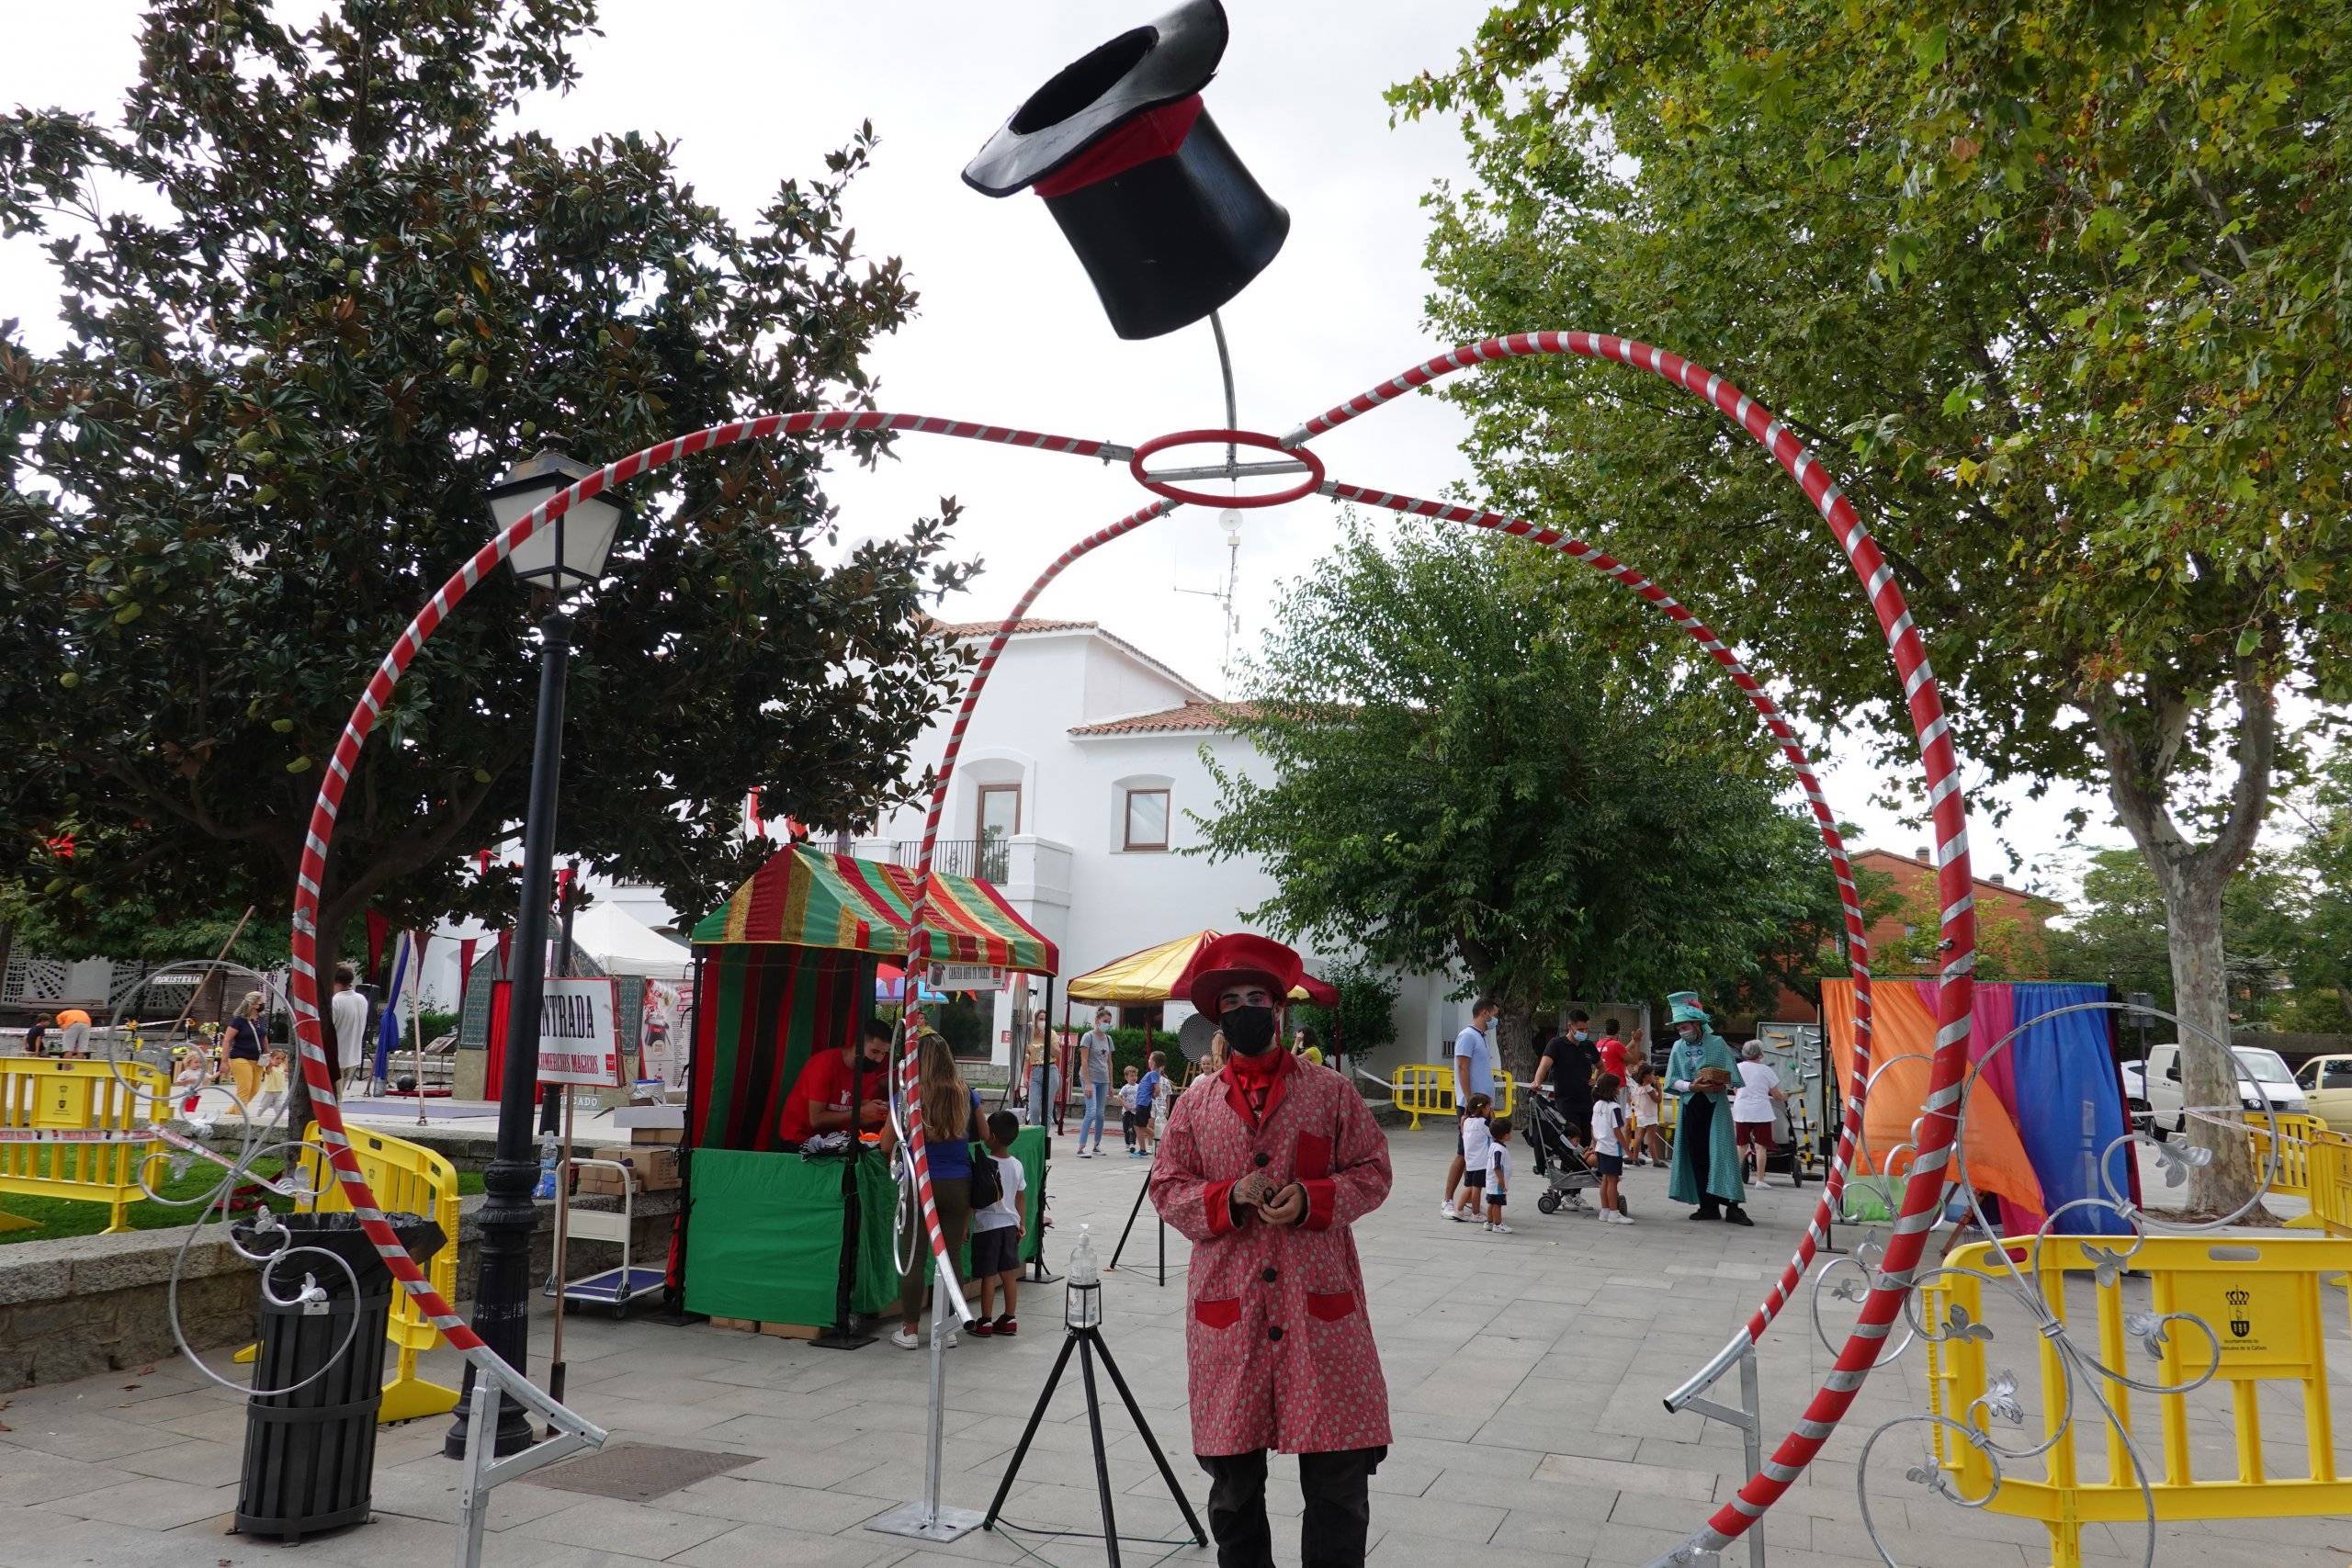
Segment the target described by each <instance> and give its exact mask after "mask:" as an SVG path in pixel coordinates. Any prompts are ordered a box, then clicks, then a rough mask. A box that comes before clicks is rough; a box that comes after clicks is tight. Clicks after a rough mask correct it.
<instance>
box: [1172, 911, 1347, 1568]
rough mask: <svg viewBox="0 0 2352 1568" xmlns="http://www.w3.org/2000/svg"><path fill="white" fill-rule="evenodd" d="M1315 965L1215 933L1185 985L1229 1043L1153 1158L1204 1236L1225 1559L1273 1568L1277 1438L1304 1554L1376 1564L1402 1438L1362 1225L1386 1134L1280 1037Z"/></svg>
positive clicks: (1206, 1385)
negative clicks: (1387, 1490) (1370, 1539)
mask: <svg viewBox="0 0 2352 1568" xmlns="http://www.w3.org/2000/svg"><path fill="white" fill-rule="evenodd" d="M1300 973H1301V965H1300V963H1299V958H1298V954H1296V953H1293V952H1292V951H1291V950H1290V949H1289V948H1287V947H1284V946H1283V945H1282V944H1281V943H1280V942H1271V941H1268V940H1267V939H1266V938H1264V937H1261V936H1253V935H1250V934H1248V933H1246V932H1244V933H1238V934H1235V935H1232V936H1224V937H1219V938H1217V939H1216V941H1215V942H1210V943H1208V944H1207V945H1205V946H1204V947H1203V948H1202V949H1201V951H1200V953H1198V954H1197V955H1196V956H1195V957H1194V959H1193V964H1192V967H1191V968H1190V969H1189V970H1188V971H1187V972H1186V974H1185V976H1184V978H1183V979H1182V980H1181V981H1179V982H1178V984H1177V987H1176V988H1177V991H1178V992H1179V994H1182V995H1189V996H1190V997H1191V998H1192V1002H1193V1007H1195V1008H1197V1009H1198V1010H1200V1011H1202V1012H1204V1013H1205V1014H1207V1015H1208V1016H1210V1017H1211V1018H1213V1019H1215V1020H1216V1022H1217V1026H1218V1028H1219V1029H1220V1030H1221V1031H1222V1032H1224V1035H1225V1038H1226V1042H1227V1047H1228V1054H1227V1059H1226V1065H1225V1066H1224V1067H1223V1068H1222V1069H1220V1070H1218V1071H1216V1072H1214V1073H1209V1074H1206V1075H1204V1077H1201V1078H1199V1079H1197V1080H1195V1081H1194V1083H1193V1087H1192V1088H1191V1089H1187V1090H1186V1091H1185V1092H1184V1094H1183V1097H1182V1099H1180V1100H1177V1102H1176V1106H1175V1109H1174V1111H1172V1112H1171V1113H1170V1116H1169V1119H1168V1131H1167V1134H1166V1135H1165V1136H1164V1138H1163V1139H1162V1141H1161V1143H1160V1145H1159V1156H1158V1158H1157V1160H1156V1161H1155V1162H1154V1164H1153V1167H1152V1172H1151V1198H1152V1202H1153V1203H1154V1204H1155V1205H1156V1206H1157V1207H1158V1209H1159V1213H1160V1216H1161V1217H1162V1218H1163V1219H1165V1220H1166V1221H1167V1222H1168V1223H1169V1224H1171V1225H1174V1226H1175V1227H1176V1228H1177V1229H1178V1230H1179V1231H1181V1232H1182V1233H1183V1234H1184V1235H1186V1236H1188V1237H1190V1238H1191V1240H1192V1242H1193V1262H1192V1268H1191V1270H1190V1279H1189V1280H1188V1282H1187V1287H1186V1292H1185V1293H1186V1296H1187V1306H1188V1308H1189V1311H1188V1314H1187V1319H1188V1320H1187V1322H1186V1325H1185V1359H1186V1362H1187V1365H1188V1371H1189V1373H1190V1380H1191V1388H1190V1392H1191V1402H1190V1403H1191V1412H1192V1422H1193V1453H1194V1455H1195V1456H1196V1457H1197V1458H1198V1459H1199V1461H1200V1464H1201V1468H1202V1469H1203V1470H1204V1471H1206V1472H1208V1474H1209V1477H1210V1485H1209V1529H1210V1530H1211V1532H1212V1533H1213V1534H1214V1535H1215V1536H1216V1547H1217V1562H1218V1564H1219V1568H1272V1562H1273V1536H1272V1529H1271V1527H1270V1526H1269V1524H1268V1522H1267V1518H1266V1450H1269V1449H1279V1450H1281V1451H1283V1452H1284V1453H1295V1454H1296V1455H1298V1456H1299V1461H1298V1472H1299V1477H1298V1478H1299V1491H1300V1493H1301V1494H1302V1495H1303V1497H1304V1500H1305V1503H1306V1511H1305V1516H1304V1517H1303V1519H1302V1521H1301V1531H1300V1541H1301V1551H1302V1554H1303V1564H1304V1568H1361V1564H1362V1563H1363V1560H1364V1544H1365V1540H1366V1535H1367V1531H1368V1528H1369V1524H1370V1520H1371V1493H1370V1482H1371V1478H1372V1472H1374V1470H1376V1469H1378V1468H1379V1465H1380V1461H1382V1459H1384V1458H1385V1457H1386V1455H1387V1452H1388V1441H1389V1427H1388V1389H1387V1383H1386V1382H1385V1379H1384V1378H1383V1377H1382V1375H1381V1370H1380V1353H1379V1350H1378V1348H1376V1347H1375V1346H1374V1344H1373V1337H1372V1324H1371V1320H1370V1318H1369V1317H1368V1316H1367V1315H1366V1314H1365V1306H1364V1290H1363V1269H1362V1268H1361V1267H1360V1266H1359V1264H1358V1262H1357V1259H1356V1248H1355V1238H1354V1236H1353V1235H1352V1234H1351V1230H1350V1226H1351V1224H1353V1222H1354V1221H1355V1219H1356V1218H1357V1217H1358V1216H1359V1215H1362V1214H1365V1213H1370V1212H1371V1211H1372V1210H1374V1209H1375V1208H1378V1207H1379V1206H1380V1204H1381V1202H1382V1201H1384V1200H1385V1198H1386V1197H1387V1196H1388V1187H1389V1181H1390V1172H1389V1165H1388V1143H1387V1139H1386V1138H1385V1136H1384V1135H1383V1134H1382V1133H1381V1131H1380V1128H1379V1126H1378V1125H1377V1124H1376V1123H1375V1122H1374V1121H1373V1119H1372V1112H1371V1111H1370V1110H1369V1109H1368V1108H1366V1106H1365V1105H1364V1102H1363V1097H1362V1096H1360V1095H1359V1094H1357V1092H1356V1091H1355V1089H1354V1087H1353V1086H1352V1085H1351V1084H1350V1083H1349V1082H1348V1081H1347V1080H1346V1079H1345V1078H1342V1077H1340V1076H1339V1075H1338V1074H1337V1073H1329V1072H1311V1071H1308V1070H1307V1069H1306V1068H1305V1067H1304V1066H1301V1065H1300V1064H1299V1062H1298V1060H1297V1058H1296V1057H1295V1056H1293V1055H1291V1054H1290V1053H1289V1052H1288V1051H1284V1050H1282V1049H1280V1048H1279V1043H1280V1040H1281V1038H1282V1018H1281V1014H1280V1011H1279V1010H1280V1008H1281V1006H1282V1004H1283V1000H1284V999H1285V998H1288V996H1289V995H1290V993H1291V989H1292V987H1295V985H1297V983H1298V979H1299V976H1300Z"/></svg>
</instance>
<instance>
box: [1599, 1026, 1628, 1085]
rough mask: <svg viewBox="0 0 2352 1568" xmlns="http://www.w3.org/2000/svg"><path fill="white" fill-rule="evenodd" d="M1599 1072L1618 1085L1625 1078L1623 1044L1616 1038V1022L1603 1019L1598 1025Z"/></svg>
mask: <svg viewBox="0 0 2352 1568" xmlns="http://www.w3.org/2000/svg"><path fill="white" fill-rule="evenodd" d="M1600 1070H1601V1071H1602V1072H1604V1073H1607V1074H1609V1075H1611V1077H1614V1078H1615V1079H1616V1080H1617V1081H1618V1082H1619V1083H1621V1084H1622V1083H1623V1082H1625V1081H1626V1077H1625V1043H1624V1042H1623V1040H1620V1039H1618V1038H1617V1021H1616V1020H1615V1019H1613V1018H1610V1019H1603V1020H1602V1021H1601V1023H1600Z"/></svg>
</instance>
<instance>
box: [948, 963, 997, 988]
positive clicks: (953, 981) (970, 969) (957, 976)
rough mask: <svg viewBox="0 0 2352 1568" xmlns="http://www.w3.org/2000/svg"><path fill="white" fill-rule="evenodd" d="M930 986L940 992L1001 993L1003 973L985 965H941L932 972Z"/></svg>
mask: <svg viewBox="0 0 2352 1568" xmlns="http://www.w3.org/2000/svg"><path fill="white" fill-rule="evenodd" d="M931 984H932V986H933V987H935V988H936V989H939V990H942V991H1001V990H1002V989H1004V971H1003V970H1001V969H995V968H991V967H989V965H988V964H940V965H939V966H938V967H937V968H935V969H933V971H932V979H931Z"/></svg>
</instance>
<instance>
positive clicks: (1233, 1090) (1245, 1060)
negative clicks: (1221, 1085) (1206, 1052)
mask: <svg viewBox="0 0 2352 1568" xmlns="http://www.w3.org/2000/svg"><path fill="white" fill-rule="evenodd" d="M1297 1066H1298V1065H1297V1064H1296V1063H1295V1062H1294V1061H1292V1060H1291V1055H1290V1053H1289V1052H1287V1051H1285V1050H1283V1048H1282V1047H1281V1045H1280V1044H1279V1043H1276V1044H1274V1045H1270V1046H1268V1047H1267V1048H1266V1049H1265V1050H1263V1051H1261V1052H1260V1053H1258V1055H1254V1056H1245V1055H1242V1054H1241V1053H1240V1052H1238V1051H1227V1053H1226V1057H1225V1079H1226V1082H1225V1098H1226V1101H1227V1103H1228V1104H1230V1105H1231V1106H1232V1107H1233V1109H1234V1110H1235V1111H1237V1112H1238V1113H1239V1114H1240V1116H1241V1119H1242V1120H1243V1121H1245V1122H1249V1123H1250V1127H1251V1128H1252V1129H1255V1128H1259V1127H1262V1126H1264V1125H1265V1124H1266V1123H1267V1122H1270V1121H1272V1119H1273V1114H1274V1108H1275V1107H1276V1106H1278V1105H1280V1104H1281V1103H1282V1102H1283V1088H1284V1087H1285V1084H1286V1082H1287V1080H1288V1079H1289V1077H1290V1075H1291V1074H1292V1073H1293V1072H1295V1071H1296V1070H1297Z"/></svg>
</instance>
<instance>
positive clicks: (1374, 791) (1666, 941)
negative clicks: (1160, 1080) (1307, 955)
mask: <svg viewBox="0 0 2352 1568" xmlns="http://www.w3.org/2000/svg"><path fill="white" fill-rule="evenodd" d="M1394 539H1395V542H1394V545H1393V547H1391V548H1390V549H1387V550H1384V549H1382V548H1381V547H1379V546H1378V545H1377V544H1376V543H1375V542H1374V539H1373V538H1372V536H1370V535H1369V534H1366V533H1361V532H1360V533H1358V534H1356V535H1354V536H1352V537H1351V538H1350V539H1349V540H1348V541H1347V542H1346V543H1345V544H1344V545H1343V546H1342V547H1341V548H1340V551H1339V553H1338V555H1337V557H1336V558H1334V559H1332V560H1331V561H1330V562H1329V563H1328V565H1327V566H1326V568H1325V569H1324V570H1323V571H1321V572H1320V573H1319V574H1318V575H1317V578H1315V579H1314V580H1313V581H1308V582H1304V583H1300V584H1298V585H1295V586H1294V587H1292V588H1291V589H1289V590H1288V591H1287V592H1284V593H1283V596H1282V599H1281V601H1280V604H1279V607H1278V609H1277V611H1276V614H1275V618H1274V624H1273V627H1272V631H1271V632H1270V633H1269V635H1268V637H1267V641H1266V644H1265V649H1264V651H1263V653H1262V655H1261V660H1259V661H1257V662H1255V663H1253V664H1252V665H1251V666H1250V669H1249V671H1248V679H1247V684H1248V687H1249V690H1250V695H1251V698H1252V699H1253V700H1252V701H1250V703H1247V704H1245V705H1241V707H1240V708H1239V710H1238V715H1237V720H1236V728H1237V729H1238V732H1239V733H1240V734H1241V735H1243V736H1244V737H1246V738H1247V739H1249V740H1250V742H1251V743H1252V744H1253V745H1254V746H1255V748H1256V750H1257V753H1258V757H1259V758H1260V759H1261V760H1262V761H1263V763H1264V765H1265V766H1264V770H1263V774H1264V776H1261V773H1260V772H1259V771H1258V770H1256V769H1254V768H1248V767H1243V766H1231V767H1218V766H1216V764H1215V763H1214V762H1212V764H1211V768H1212V772H1213V773H1214V774H1215V776H1216V782H1217V790H1218V801H1217V805H1218V813H1219V814H1218V816H1217V818H1216V820H1215V821H1213V822H1209V823H1206V824H1204V829H1205V830H1204V846H1205V849H1206V852H1208V853H1209V854H1211V855H1212V856H1214V857H1216V858H1230V857H1234V856H1242V855H1248V856H1252V857H1255V858H1256V859H1258V860H1259V861H1261V863H1263V864H1264V865H1265V867H1266V869H1267V870H1268V872H1269V873H1270V874H1272V876H1273V878H1274V880H1275V882H1276V884H1277V886H1278V891H1277V892H1276V893H1275V895H1274V897H1272V898H1271V899H1270V900H1268V901H1267V902H1266V903H1265V904H1264V905H1262V906H1261V907H1260V908H1256V909H1253V910H1250V911H1249V913H1250V918H1252V919H1262V920H1265V921H1267V922H1269V923H1270V924H1272V926H1273V927H1274V928H1275V929H1277V930H1279V931H1283V932H1285V933H1288V934H1291V935H1293V936H1300V937H1311V938H1313V939H1315V940H1317V941H1318V942H1323V943H1326V944H1328V945H1330V946H1333V947H1338V948H1341V949H1351V950H1353V951H1357V952H1360V953H1362V954H1363V956H1364V958H1366V959H1367V960H1369V961H1370V962H1372V963H1374V964H1386V965H1390V966H1393V967H1396V968H1400V969H1415V970H1432V969H1458V970H1459V972H1461V973H1462V974H1464V975H1465V976H1468V987H1469V988H1473V989H1476V990H1477V991H1480V992H1484V993H1486V994H1488V995H1491V996H1493V997H1495V998H1497V999H1498V1001H1499V1002H1500V1003H1501V1006H1502V1025H1501V1029H1500V1041H1501V1044H1502V1056H1503V1060H1504V1062H1505V1064H1506V1065H1507V1066H1510V1068H1511V1069H1512V1070H1514V1071H1516V1072H1519V1073H1521V1074H1522V1075H1524V1074H1525V1073H1526V1072H1527V1071H1528V1070H1529V1069H1530V1068H1532V1066H1533V1050H1532V1042H1531V1039H1530V1022H1531V1020H1532V1017H1533V1016H1534V1014H1535V1013H1536V1012H1537V1011H1538V1010H1539V1009H1540V1008H1541V1007H1542V1006H1543V1005H1544V1003H1545V1002H1546V1001H1547V1000H1548V999H1549V998H1555V997H1559V996H1571V995H1573V996H1629V995H1631V996H1645V995H1657V994H1660V993H1663V992H1665V991H1668V990H1671V989H1674V988H1677V987H1681V986H1686V985H1687V986H1692V987H1699V988H1702V989H1706V990H1711V991H1713V990H1721V989H1724V988H1725V987H1731V986H1735V985H1736V984H1737V983H1739V982H1741V981H1743V980H1748V979H1753V978H1757V977H1759V976H1761V974H1762V962H1761V960H1760V959H1759V957H1758V954H1760V953H1769V952H1775V951H1781V950H1783V949H1784V948H1787V947H1788V946H1789V945H1790V944H1789V941H1788V935H1787V933H1788V932H1789V931H1791V930H1792V928H1795V927H1797V926H1799V925H1802V924H1804V923H1806V922H1811V923H1812V924H1813V925H1814V926H1815V928H1818V929H1826V928H1827V927H1828V926H1829V925H1830V924H1831V923H1832V922H1834V920H1835V919H1836V913H1835V911H1836V908H1837V902H1836V888H1835V886H1834V885H1833V884H1832V882H1831V880H1830V877H1829V873H1828V868H1827V864H1826V856H1825V854H1824V852H1822V850H1821V848H1820V846H1819V844H1818V842H1817V841H1815V840H1812V838H1811V835H1810V831H1809V829H1807V828H1805V826H1804V824H1803V823H1802V822H1800V821H1799V820H1798V819H1797V818H1795V817H1793V816H1792V814H1790V813H1789V812H1787V811H1785V810H1783V809H1781V807H1779V806H1778V805H1777V804H1776V802H1775V799H1774V789H1773V786H1772V785H1771V784H1770V783H1768V782H1766V781H1765V779H1764V778H1763V777H1762V776H1760V775H1761V771H1762V768H1763V766H1764V760H1763V757H1762V755H1761V754H1760V753H1759V751H1758V749H1757V747H1756V746H1755V744H1754V742H1753V740H1752V739H1749V740H1747V741H1746V742H1745V743H1743V742H1741V741H1736V740H1734V739H1731V736H1732V734H1733V728H1732V727H1733V725H1734V724H1735V723H1736V721H1737V720H1738V719H1739V718H1741V717H1742V716H1744V709H1741V708H1738V707H1735V706H1733V705H1731V704H1730V703H1727V702H1726V700H1725V696H1724V694H1723V693H1721V692H1719V691H1716V690H1714V689H1712V687H1708V686H1701V685H1699V684H1698V683H1697V681H1696V680H1694V679H1693V671H1691V669H1690V668H1689V667H1688V666H1686V665H1682V664H1679V663H1677V662H1676V661H1675V660H1672V659H1669V658H1667V657H1664V656H1663V655H1662V654H1661V653H1660V652H1659V649H1658V647H1657V644H1655V643H1651V642H1642V641H1638V640H1629V641H1626V642H1623V643H1622V644H1618V645H1613V646H1612V645H1611V643H1610V642H1609V641H1607V640H1604V639H1603V638H1602V637H1598V636H1593V635H1588V634H1587V633H1585V632H1584V631H1582V630H1580V629H1578V628H1577V626H1576V624H1575V619H1576V616H1577V613H1578V612H1579V611H1580V610H1581V609H1582V608H1583V607H1585V606H1588V605H1589V604H1590V603H1592V602H1593V601H1594V600H1596V599H1598V598H1599V597H1600V595H1602V594H1605V593H1607V592H1610V590H1609V589H1608V588H1607V587H1606V586H1605V585H1603V584H1600V583H1598V582H1594V583H1590V584H1584V583H1572V582H1569V581H1565V580H1563V579H1561V578H1559V577H1557V576H1555V575H1554V574H1552V573H1550V572H1549V571H1546V570H1535V569H1533V568H1532V565H1531V560H1532V556H1533V555H1534V552H1533V551H1532V550H1530V549H1528V548H1527V547H1522V546H1518V545H1513V544H1510V542H1508V541H1498V540H1494V539H1487V538H1471V537H1459V536H1453V535H1452V534H1451V533H1450V531H1447V532H1440V533H1437V534H1432V533H1431V532H1430V530H1429V528H1428V527H1427V526H1425V525H1411V526H1408V527H1407V528H1405V529H1403V530H1401V531H1399V532H1398V533H1397V535H1395V536H1394ZM1795 946H1796V950H1798V951H1807V950H1808V949H1807V948H1806V946H1805V944H1803V943H1799V944H1795Z"/></svg>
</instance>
